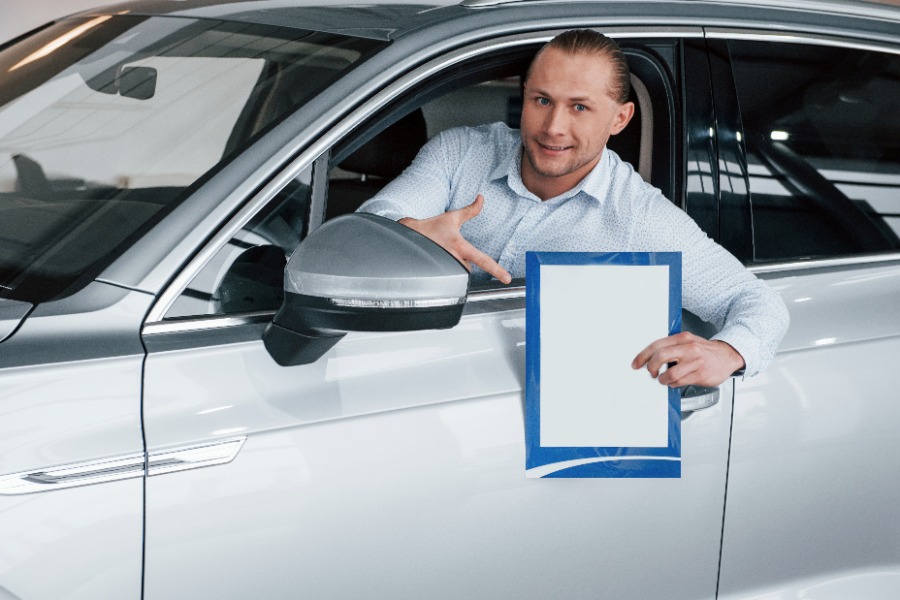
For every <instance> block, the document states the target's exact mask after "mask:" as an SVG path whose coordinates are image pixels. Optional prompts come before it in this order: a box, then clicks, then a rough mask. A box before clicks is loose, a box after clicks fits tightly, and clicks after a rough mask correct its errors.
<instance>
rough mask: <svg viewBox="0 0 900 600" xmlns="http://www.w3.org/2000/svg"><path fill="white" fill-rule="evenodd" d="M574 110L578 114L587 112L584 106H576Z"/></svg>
mask: <svg viewBox="0 0 900 600" xmlns="http://www.w3.org/2000/svg"><path fill="white" fill-rule="evenodd" d="M575 110H577V111H578V112H583V111H586V110H587V106H585V105H584V104H576V105H575Z"/></svg>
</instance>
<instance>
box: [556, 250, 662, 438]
mask: <svg viewBox="0 0 900 600" xmlns="http://www.w3.org/2000/svg"><path fill="white" fill-rule="evenodd" d="M540 277H541V287H540V306H541V311H540V320H541V325H540V333H541V349H540V357H541V358H540V389H541V412H540V432H541V434H540V437H541V439H540V445H541V446H544V447H649V448H665V447H666V446H667V445H668V409H669V399H668V398H669V396H668V388H667V387H666V386H664V385H661V384H660V383H659V382H658V381H656V380H655V379H653V378H652V377H650V374H649V373H648V372H647V370H646V368H643V369H640V370H637V371H636V370H634V369H632V368H631V361H632V360H633V359H634V357H635V356H636V355H637V354H638V352H640V351H641V350H642V349H644V348H645V347H646V346H647V345H649V344H650V343H651V342H653V341H654V340H657V339H660V338H663V337H666V336H667V335H668V332H669V323H668V319H669V267H668V266H666V265H652V266H628V265H542V266H541V276H540Z"/></svg>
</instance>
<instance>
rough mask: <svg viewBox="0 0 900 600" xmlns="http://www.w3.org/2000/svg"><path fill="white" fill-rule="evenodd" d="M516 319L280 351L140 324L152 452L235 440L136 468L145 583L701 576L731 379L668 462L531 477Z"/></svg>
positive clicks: (543, 589) (401, 584) (687, 592)
mask: <svg viewBox="0 0 900 600" xmlns="http://www.w3.org/2000/svg"><path fill="white" fill-rule="evenodd" d="M524 322H525V319H524V311H523V310H521V309H518V310H511V311H499V312H490V313H487V314H470V315H468V316H464V317H463V320H462V322H461V323H460V324H459V325H458V326H457V327H456V328H454V329H451V330H445V331H423V332H411V333H365V334H363V333H355V334H354V333H351V334H348V335H347V336H346V338H345V339H343V340H342V341H341V342H339V343H338V344H337V346H335V348H333V349H332V350H331V351H330V352H329V354H327V355H326V356H325V357H323V358H322V359H320V360H319V361H318V362H316V363H315V364H312V365H307V366H301V367H289V368H282V367H278V366H277V365H276V364H275V363H274V361H272V359H271V358H270V357H269V356H268V354H267V353H266V351H265V349H264V347H263V345H262V343H261V342H260V341H256V340H250V341H246V342H238V343H234V344H224V345H218V346H214V345H213V346H207V347H205V348H202V349H193V350H191V351H186V350H171V349H170V350H164V351H160V352H155V351H153V348H155V347H159V348H161V347H163V345H161V344H160V341H159V340H157V341H155V342H154V341H149V342H148V346H149V347H150V349H151V354H150V356H149V358H148V362H147V371H146V381H147V387H146V392H145V422H146V428H147V435H148V444H149V446H150V451H151V453H152V452H153V451H154V449H155V448H158V447H161V446H162V447H166V446H173V445H177V444H184V443H188V442H191V443H198V442H203V441H210V440H215V439H221V438H224V437H227V436H236V435H239V436H246V437H247V439H246V442H245V444H244V446H243V448H242V449H241V451H240V453H239V454H238V455H237V457H236V458H235V459H234V461H233V462H231V463H229V464H227V465H222V466H217V467H212V468H208V469H197V470H191V471H187V472H183V473H174V474H169V475H163V476H160V477H151V478H150V479H149V480H148V487H147V571H146V594H147V597H148V598H178V597H191V596H192V595H194V594H196V593H197V590H203V593H204V594H205V595H211V596H223V597H243V596H246V595H250V594H253V592H254V589H255V585H256V583H255V582H258V581H265V582H266V588H267V590H270V592H269V593H268V597H272V598H276V597H295V596H296V595H297V594H303V595H305V596H307V597H312V598H316V597H318V598H353V597H363V596H365V597H373V596H374V597H390V598H421V597H428V598H458V597H476V598H545V597H547V596H548V595H561V596H565V597H573V598H577V597H596V595H597V594H598V593H600V594H602V595H609V596H610V597H618V598H629V597H633V598H646V597H654V596H667V597H682V598H695V597H708V596H709V595H711V594H712V593H714V589H715V581H716V565H717V562H718V550H719V536H720V530H721V518H722V514H721V510H722V503H723V495H724V481H725V467H726V464H725V463H726V456H727V444H728V428H729V421H730V410H731V386H730V385H725V386H723V398H722V400H721V401H720V402H719V404H717V405H716V406H713V407H711V408H709V409H707V410H704V411H701V412H697V413H694V414H692V415H691V416H690V417H688V418H686V419H685V420H684V421H683V427H684V429H683V433H682V440H683V448H684V463H683V464H684V466H683V475H682V478H681V479H678V480H671V481H661V480H554V481H545V480H528V479H526V478H525V474H524V425H523V404H524V402H523V400H524V398H523V393H522V390H523V389H524V364H525V361H524V351H525V346H524V344H525V332H524ZM258 329H259V328H258ZM164 336H165V334H159V335H154V336H149V337H164ZM183 343H186V342H183ZM200 553H202V556H203V557H204V558H203V560H202V561H197V560H192V557H195V556H197V555H198V554H200ZM198 563H200V564H198ZM248 571H249V572H253V573H255V576H254V577H251V578H248V577H246V573H247V572H248ZM647 573H652V576H648V575H646V574H647Z"/></svg>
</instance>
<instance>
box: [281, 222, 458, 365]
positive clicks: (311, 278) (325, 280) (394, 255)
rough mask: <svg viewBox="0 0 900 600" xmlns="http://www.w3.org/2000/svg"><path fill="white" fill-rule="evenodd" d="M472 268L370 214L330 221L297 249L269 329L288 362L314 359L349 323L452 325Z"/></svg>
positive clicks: (380, 327) (364, 327)
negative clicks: (281, 297) (469, 270)
mask: <svg viewBox="0 0 900 600" xmlns="http://www.w3.org/2000/svg"><path fill="white" fill-rule="evenodd" d="M468 282H469V276H468V272H467V271H466V269H465V267H463V266H462V265H461V264H460V263H459V261H457V260H456V259H455V258H453V256H451V255H450V254H449V253H448V252H447V251H446V250H444V249H443V248H441V247H440V246H438V245H437V244H435V243H434V242H432V241H431V240H429V239H428V238H426V237H425V236H422V235H420V234H418V233H416V232H415V231H413V230H412V229H409V228H408V227H405V226H403V225H400V224H399V223H396V222H394V221H392V220H391V219H386V218H384V217H379V216H376V215H371V214H364V213H354V214H348V215H343V216H341V217H338V218H336V219H334V220H332V221H328V222H327V223H325V224H324V225H322V226H321V227H319V228H318V229H317V230H315V231H314V232H313V233H312V234H310V236H309V237H307V238H306V240H304V241H303V243H301V244H300V246H299V247H298V248H297V250H296V251H295V252H294V254H293V255H292V256H291V258H290V260H288V263H287V267H286V268H285V271H284V291H285V294H284V303H283V304H282V306H281V308H280V309H279V311H278V313H277V314H276V315H275V318H274V319H273V320H272V323H270V324H269V326H268V327H267V328H266V331H265V333H264V334H263V342H264V343H265V346H266V350H268V352H269V354H270V355H271V356H272V358H274V359H275V361H276V362H277V363H278V364H280V365H282V366H289V365H301V364H308V363H311V362H315V361H316V360H318V359H319V358H320V357H321V356H322V355H324V354H325V353H326V352H328V350H330V349H331V348H332V347H333V346H334V345H335V344H336V343H337V342H338V341H339V340H340V339H341V338H342V337H343V336H344V334H345V333H346V332H348V331H411V330H418V329H446V328H450V327H453V326H454V325H456V324H457V323H458V322H459V319H460V317H461V316H462V311H463V307H464V306H465V301H466V291H467V288H468Z"/></svg>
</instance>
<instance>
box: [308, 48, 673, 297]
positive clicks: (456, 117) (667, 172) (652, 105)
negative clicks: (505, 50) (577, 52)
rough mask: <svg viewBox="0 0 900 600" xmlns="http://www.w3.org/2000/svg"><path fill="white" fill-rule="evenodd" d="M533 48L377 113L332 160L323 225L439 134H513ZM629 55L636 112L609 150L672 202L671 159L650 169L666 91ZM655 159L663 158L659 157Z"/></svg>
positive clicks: (652, 65)
mask: <svg viewBox="0 0 900 600" xmlns="http://www.w3.org/2000/svg"><path fill="white" fill-rule="evenodd" d="M660 44H664V43H663V42H660ZM670 44H671V42H670ZM536 48H537V47H535V48H533V49H527V50H519V51H518V52H517V53H516V54H515V55H510V56H507V57H506V59H505V60H503V61H498V63H499V64H494V62H492V61H491V60H486V59H485V58H484V57H481V58H480V60H479V63H483V64H479V63H476V64H472V65H463V66H461V67H460V66H457V68H455V69H454V70H453V71H452V73H449V74H445V75H442V76H438V77H436V78H435V79H434V80H432V81H430V82H428V83H427V84H426V85H425V86H424V87H423V88H420V89H417V90H415V91H414V92H413V93H412V94H411V96H412V100H411V101H409V102H408V103H402V102H401V103H400V105H401V106H404V105H405V106H404V108H405V110H404V109H398V110H397V111H396V113H395V115H392V116H388V117H385V116H384V115H376V116H375V117H373V119H372V122H371V123H370V124H369V125H368V129H367V127H366V126H363V127H362V128H361V129H360V132H359V133H358V134H357V135H356V136H354V137H351V138H349V139H347V140H345V141H344V142H343V143H342V144H339V145H338V146H337V147H336V148H335V151H334V152H333V153H332V157H331V164H332V169H331V171H330V172H329V181H328V193H327V210H326V216H325V218H326V220H327V219H331V218H334V217H337V216H339V215H342V214H346V213H349V212H353V211H355V210H356V209H357V208H358V207H359V206H360V205H361V204H362V203H363V202H365V201H366V200H368V199H370V198H372V197H373V196H374V195H375V194H377V193H378V192H379V191H380V190H381V189H382V188H383V187H384V186H386V185H387V184H388V183H389V182H390V181H391V180H392V179H394V178H395V177H397V176H398V175H400V173H401V172H402V171H403V170H404V169H405V168H406V167H407V166H408V165H409V164H410V163H411V162H412V161H413V159H414V158H415V156H416V154H417V153H418V151H419V149H420V148H421V147H422V146H423V145H424V144H425V143H426V142H427V141H428V140H429V139H431V138H433V137H435V136H436V135H438V134H439V133H441V132H442V131H445V130H447V129H449V128H451V127H458V126H474V125H480V124H486V123H494V122H503V123H505V124H506V125H508V126H509V127H511V128H514V129H518V127H519V122H520V119H521V114H522V95H521V85H522V84H521V77H522V75H523V74H524V72H525V70H526V68H527V65H528V63H529V62H530V59H531V57H532V56H533V53H534V52H535V50H536ZM626 56H628V58H629V64H630V65H631V66H632V92H631V100H632V101H633V102H634V103H635V106H636V112H635V117H634V118H633V119H632V121H631V123H630V124H629V126H628V127H627V128H626V130H625V131H623V132H621V133H620V134H619V135H617V136H615V137H613V138H611V139H610V141H609V146H610V148H612V149H613V150H615V151H616V152H617V153H618V154H619V155H620V156H621V157H622V158H623V159H624V160H625V161H627V162H629V163H631V164H632V165H633V166H634V167H635V169H636V170H637V171H638V172H639V173H640V174H641V176H643V177H644V178H645V179H646V180H647V181H650V182H652V183H654V184H655V185H657V186H658V187H660V188H663V189H665V190H667V192H668V194H669V195H670V196H671V195H672V193H673V192H672V190H673V186H672V184H671V174H672V172H673V169H672V163H671V156H666V158H668V159H669V160H666V161H658V163H659V164H658V165H656V166H655V167H654V161H653V157H654V147H655V145H657V144H658V148H659V150H664V149H665V148H666V147H668V146H669V136H670V135H671V127H668V126H667V124H670V123H671V116H670V115H671V112H672V109H671V103H670V94H669V93H668V90H669V89H670V88H669V87H668V86H667V84H666V83H665V82H664V81H663V79H662V76H661V73H662V70H661V69H660V68H659V63H658V61H657V60H656V59H654V58H652V57H651V56H650V55H649V54H648V53H646V52H645V51H643V50H642V49H636V48H633V47H632V48H629V49H627V50H626ZM650 90H652V92H651V91H650ZM423 99H424V101H423ZM410 109H411V110H410ZM655 119H657V121H656V122H655ZM386 123H387V125H385V124H386ZM657 124H659V126H657ZM657 154H662V155H664V156H665V153H664V152H660V151H658V152H657ZM518 283H524V282H518ZM472 285H473V287H472V288H470V289H482V288H484V289H489V288H491V287H497V286H500V285H502V284H500V283H498V282H496V281H492V282H490V283H486V284H477V283H476V282H475V281H473V283H472Z"/></svg>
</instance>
